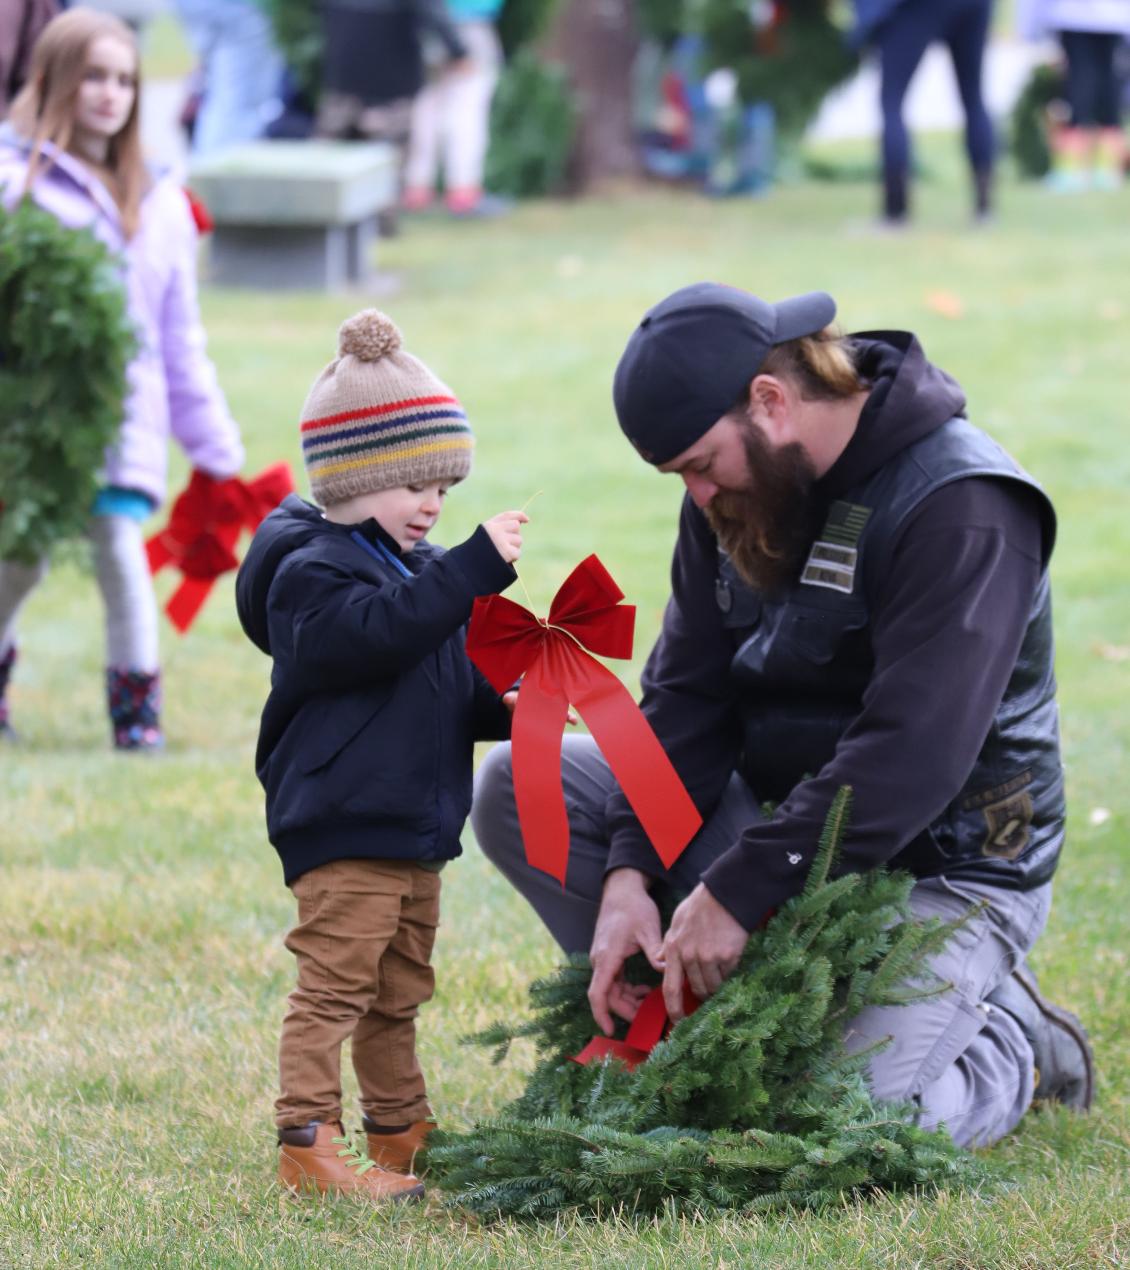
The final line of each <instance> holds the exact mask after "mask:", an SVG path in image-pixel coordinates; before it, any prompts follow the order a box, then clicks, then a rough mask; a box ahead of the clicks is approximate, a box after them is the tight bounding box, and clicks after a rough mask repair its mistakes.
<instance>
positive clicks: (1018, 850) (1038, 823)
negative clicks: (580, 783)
mask: <svg viewBox="0 0 1130 1270" xmlns="http://www.w3.org/2000/svg"><path fill="white" fill-rule="evenodd" d="M973 476H991V477H998V478H1001V479H1004V480H1010V481H1016V482H1019V483H1020V484H1023V485H1025V486H1027V487H1028V488H1030V489H1032V490H1034V491H1036V493H1037V494H1038V495H1039V498H1040V501H1041V504H1042V511H1043V518H1044V528H1045V533H1044V543H1045V560H1044V566H1045V567H1044V571H1043V574H1042V576H1041V580H1040V584H1039V586H1038V588H1037V590H1036V594H1035V596H1034V598H1033V601H1032V610H1031V614H1030V616H1029V619H1028V626H1027V629H1026V631H1025V634H1024V639H1023V642H1022V644H1021V647H1020V653H1019V655H1018V657H1017V660H1016V666H1015V669H1014V670H1013V672H1012V675H1011V677H1010V679H1009V681H1008V686H1007V688H1006V689H1005V693H1004V697H1003V699H1002V701H1001V703H1000V705H999V707H998V708H997V712H996V717H995V719H994V721H993V725H992V728H991V729H990V731H989V735H988V737H987V739H986V741H985V744H984V745H983V746H982V748H981V752H980V753H979V754H978V755H977V759H976V762H975V763H974V764H973V769H972V771H971V772H970V773H969V776H968V779H967V780H966V782H965V784H964V786H963V787H962V789H961V790H960V792H959V793H958V794H957V796H956V798H954V800H953V801H952V802H951V803H950V804H949V806H948V807H947V808H946V809H945V811H944V812H943V813H942V815H941V816H939V817H938V819H937V820H935V821H934V823H933V824H931V825H930V826H929V828H928V829H927V830H926V831H925V832H923V833H921V834H919V835H918V837H917V838H915V839H914V840H913V841H911V842H909V843H908V844H907V845H906V846H905V847H904V848H903V849H902V850H901V851H900V852H899V853H898V855H896V856H895V857H894V859H893V860H892V861H891V865H892V867H896V868H905V869H908V870H909V871H910V872H912V873H914V874H916V875H917V876H919V877H927V876H930V875H932V874H937V873H943V872H944V873H946V874H948V875H951V876H961V877H976V878H979V879H981V880H984V881H988V882H992V883H995V884H996V885H999V886H1007V887H1013V888H1018V889H1022V890H1026V889H1028V888H1030V887H1034V886H1038V885H1040V884H1041V883H1043V882H1046V881H1047V880H1048V879H1049V878H1050V877H1051V876H1052V874H1053V872H1054V871H1055V866H1056V861H1057V859H1058V857H1059V852H1060V848H1061V847H1062V845H1063V833H1064V814H1065V808H1064V792H1063V769H1062V766H1061V764H1060V757H1059V727H1058V715H1057V711H1056V703H1055V678H1054V674H1053V669H1052V660H1053V646H1052V625H1051V599H1050V591H1049V587H1048V576H1047V555H1048V554H1050V551H1051V544H1052V542H1053V540H1054V536H1055V514H1054V512H1053V510H1052V506H1051V503H1050V502H1049V501H1048V499H1047V497H1046V495H1044V493H1043V491H1042V490H1040V489H1039V487H1038V486H1037V485H1036V483H1035V482H1034V481H1033V480H1032V478H1031V477H1030V476H1028V475H1027V473H1025V472H1023V471H1022V470H1021V469H1020V468H1018V467H1017V465H1016V464H1015V463H1014V462H1013V461H1012V459H1010V458H1009V456H1008V455H1007V454H1005V452H1004V451H1003V450H1002V449H1001V448H1000V447H999V446H998V445H997V444H996V443H995V442H994V441H992V440H991V439H990V438H989V437H988V436H986V435H985V433H983V432H981V431H980V430H979V429H978V428H975V427H974V426H973V425H972V424H970V423H969V422H968V421H967V420H965V419H962V418H954V419H951V420H950V421H949V422H948V423H946V424H944V425H943V426H942V427H940V428H938V429H937V430H936V431H934V432H932V433H930V434H929V435H928V436H926V437H923V438H922V439H921V440H920V441H918V442H916V443H915V444H913V445H911V446H908V447H907V448H906V449H905V450H903V451H902V452H901V453H899V454H897V455H895V456H894V457H893V458H892V459H891V460H890V461H889V462H888V463H886V464H885V465H884V466H883V467H881V468H880V469H879V471H878V472H876V473H874V474H873V475H872V476H871V477H869V478H868V479H867V480H865V481H863V482H861V483H860V484H859V485H857V486H855V487H854V488H853V489H851V490H849V491H847V492H845V494H844V495H843V497H842V498H841V499H840V500H838V501H837V502H835V503H833V504H832V506H831V508H830V509H829V514H828V519H827V523H826V525H825V527H824V529H823V531H822V532H821V534H820V536H819V538H818V539H817V541H816V542H815V543H814V545H813V547H812V550H811V553H810V555H809V558H808V561H807V563H806V565H805V567H804V569H803V570H802V572H801V575H800V579H799V580H798V581H797V582H796V583H795V584H794V585H793V587H792V588H791V590H790V591H788V592H787V593H786V594H784V595H783V596H781V597H779V598H775V599H773V600H770V599H768V598H766V597H765V596H763V595H761V594H759V593H758V592H755V591H753V590H751V589H750V588H749V587H748V586H746V585H745V584H744V583H743V582H742V581H741V580H740V579H739V578H738V576H737V573H736V571H735V569H734V567H733V564H732V563H731V562H730V560H729V558H728V557H727V556H726V555H725V553H724V552H721V551H720V552H719V571H718V579H717V586H716V595H717V601H718V606H719V609H720V610H721V613H722V620H723V622H724V624H725V625H726V626H727V627H728V628H729V629H730V630H731V631H732V632H733V636H734V643H735V650H736V651H735V654H734V659H733V662H732V664H731V668H730V669H731V677H732V680H733V683H734V686H735V689H736V691H737V693H738V698H739V703H740V709H741V713H742V719H743V724H744V747H743V753H742V758H741V763H740V770H741V773H742V775H743V776H744V777H745V779H746V781H747V782H748V783H749V785H750V786H751V788H753V789H754V790H755V791H756V793H757V794H758V796H759V797H762V798H767V799H772V800H775V801H779V800H782V799H784V798H785V797H786V796H787V795H788V793H789V791H790V790H791V789H792V788H793V786H794V785H796V784H797V783H798V782H799V781H801V780H803V779H804V778H805V777H806V776H810V775H814V774H815V773H817V772H818V771H820V769H821V768H822V767H823V766H824V765H825V764H826V763H827V762H828V761H829V760H830V759H831V758H832V755H833V753H834V751H835V747H836V743H837V741H838V740H839V738H840V737H841V736H842V735H843V733H844V731H845V730H846V728H847V727H848V725H849V724H850V723H851V722H852V720H853V719H854V718H855V717H856V715H857V714H858V713H859V711H860V709H861V706H862V700H863V693H864V690H865V688H866V687H867V684H868V682H869V680H870V678H871V675H872V672H873V670H874V657H873V654H872V649H871V613H872V611H873V608H874V597H875V596H876V595H877V594H878V593H879V589H880V586H881V584H882V582H883V580H884V578H885V577H886V576H887V573H888V571H889V568H890V561H891V556H892V553H893V550H894V547H895V544H896V543H897V540H898V535H899V529H900V527H901V526H902V524H903V522H904V521H905V519H906V517H907V516H908V515H909V514H910V513H911V512H912V511H913V510H914V508H915V507H917V506H918V504H919V503H920V502H921V501H922V500H923V499H924V498H925V497H926V496H927V495H928V494H931V493H932V492H933V491H934V490H936V489H940V488H941V487H942V486H943V485H947V484H949V482H951V481H955V480H961V479H963V478H966V477H973ZM939 691H945V686H944V685H940V686H939Z"/></svg>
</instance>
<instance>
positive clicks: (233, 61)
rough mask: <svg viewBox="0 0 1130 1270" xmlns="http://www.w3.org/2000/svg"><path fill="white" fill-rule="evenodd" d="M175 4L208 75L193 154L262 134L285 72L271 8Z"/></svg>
mask: <svg viewBox="0 0 1130 1270" xmlns="http://www.w3.org/2000/svg"><path fill="white" fill-rule="evenodd" d="M175 5H176V11H177V15H178V16H179V18H180V20H181V21H182V22H183V23H184V27H185V30H186V31H187V33H188V38H189V40H190V41H191V42H192V45H193V48H194V49H195V50H196V54H197V56H198V57H199V59H200V63H201V67H202V69H203V73H204V98H203V101H202V102H201V105H200V111H199V113H198V114H197V116H196V126H195V129H194V131H193V137H192V149H193V153H194V154H197V155H205V154H214V153H215V152H216V151H218V150H222V149H224V148H225V147H227V146H232V145H238V144H239V143H240V142H244V141H253V140H254V139H255V138H256V137H260V136H262V135H263V131H264V129H265V128H266V126H267V124H268V123H269V122H270V120H271V118H272V115H273V113H274V110H273V108H274V107H276V106H277V102H278V95H279V86H280V83H281V80H282V73H283V59H282V57H281V55H280V54H279V51H278V48H277V47H276V45H275V38H274V32H273V30H272V28H271V22H270V19H269V18H268V17H267V14H266V12H265V10H264V9H262V8H260V6H259V5H258V4H255V3H254V2H253V0H175Z"/></svg>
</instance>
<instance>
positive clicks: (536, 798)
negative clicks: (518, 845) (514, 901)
mask: <svg viewBox="0 0 1130 1270" xmlns="http://www.w3.org/2000/svg"><path fill="white" fill-rule="evenodd" d="M568 714H569V702H568V700H567V699H566V698H565V696H564V695H563V694H562V693H561V692H560V691H558V690H554V688H553V687H551V686H550V685H549V684H547V683H545V681H544V680H543V678H542V676H541V675H540V674H539V673H538V666H537V663H535V664H534V666H533V667H532V668H531V670H530V672H529V673H528V674H527V675H526V677H525V679H523V681H522V690H521V692H519V693H518V704H517V706H515V708H514V719H513V722H512V724H511V729H510V735H511V740H512V742H513V744H512V745H511V747H510V753H511V756H512V762H513V764H514V798H515V801H516V802H517V804H518V823H519V824H520V826H521V829H522V841H523V843H525V847H526V859H527V860H528V861H529V863H530V864H531V865H532V866H533V867H534V868H535V869H541V870H542V872H543V873H548V874H549V875H550V876H551V877H555V878H556V879H557V880H558V882H560V883H561V885H562V886H564V885H565V870H566V866H567V864H568V861H569V817H568V814H567V813H566V810H565V794H564V791H563V790H562V788H561V734H562V732H563V731H564V730H565V722H566V719H567V718H568Z"/></svg>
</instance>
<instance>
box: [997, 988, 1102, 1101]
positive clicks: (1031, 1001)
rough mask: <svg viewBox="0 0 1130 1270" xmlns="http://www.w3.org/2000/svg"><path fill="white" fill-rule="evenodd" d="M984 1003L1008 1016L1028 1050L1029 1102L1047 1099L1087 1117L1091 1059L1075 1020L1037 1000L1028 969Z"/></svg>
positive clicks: (1092, 1068) (1084, 1034) (1067, 1012)
mask: <svg viewBox="0 0 1130 1270" xmlns="http://www.w3.org/2000/svg"><path fill="white" fill-rule="evenodd" d="M986 1003H987V1004H988V1005H991V1006H992V1007H993V1008H994V1009H998V1010H1003V1011H1004V1012H1005V1013H1006V1014H1009V1015H1011V1016H1012V1017H1013V1018H1014V1019H1015V1020H1016V1022H1017V1023H1018V1024H1019V1025H1020V1030H1021V1031H1022V1032H1023V1033H1024V1036H1025V1039H1026V1040H1027V1041H1028V1044H1029V1045H1031V1047H1032V1053H1033V1055H1034V1056H1035V1059H1036V1091H1035V1093H1034V1094H1033V1099H1034V1100H1035V1099H1050V1100H1051V1101H1053V1102H1061V1103H1063V1105H1064V1106H1065V1107H1071V1108H1072V1109H1073V1110H1075V1111H1086V1110H1087V1108H1088V1107H1090V1105H1091V1099H1092V1097H1093V1096H1094V1087H1095V1059H1094V1055H1093V1054H1092V1052H1091V1045H1090V1042H1089V1041H1088V1040H1087V1032H1086V1030H1085V1029H1084V1027H1083V1024H1082V1023H1080V1022H1079V1020H1078V1019H1077V1018H1076V1017H1075V1015H1074V1014H1072V1013H1071V1011H1070V1010H1064V1009H1063V1008H1062V1007H1061V1006H1057V1005H1052V1003H1051V1002H1050V1001H1046V1000H1045V999H1044V998H1043V997H1042V996H1041V995H1040V989H1039V985H1038V984H1037V983H1036V976H1035V975H1034V974H1033V973H1032V972H1031V970H1029V969H1028V967H1027V966H1026V965H1021V966H1020V967H1018V968H1017V969H1016V970H1014V971H1013V972H1012V974H1011V975H1009V977H1008V978H1007V979H1006V980H1005V981H1004V983H1002V984H1001V985H1000V986H999V987H998V988H994V989H993V991H992V992H991V993H989V996H988V998H987V999H986Z"/></svg>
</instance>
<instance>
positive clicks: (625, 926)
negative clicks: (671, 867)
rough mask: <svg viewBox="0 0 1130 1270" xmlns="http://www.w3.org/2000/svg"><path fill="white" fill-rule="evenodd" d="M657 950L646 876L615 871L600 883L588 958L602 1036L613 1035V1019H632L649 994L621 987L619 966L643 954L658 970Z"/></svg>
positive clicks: (656, 929)
mask: <svg viewBox="0 0 1130 1270" xmlns="http://www.w3.org/2000/svg"><path fill="white" fill-rule="evenodd" d="M660 944H661V937H660V931H659V909H658V908H656V906H655V901H654V900H653V899H652V898H651V896H650V895H648V893H647V875H646V874H644V873H640V872H638V871H637V870H636V869H616V870H614V871H613V872H612V873H610V874H609V875H608V877H607V878H606V879H605V882H604V895H603V896H602V898H601V901H600V912H599V913H598V914H597V918H596V930H595V931H594V932H593V937H592V949H591V950H590V952H589V958H590V960H591V961H592V979H591V981H590V982H589V1005H590V1006H591V1007H592V1017H593V1018H594V1019H595V1020H596V1022H597V1026H598V1027H599V1028H600V1030H601V1031H602V1032H603V1033H604V1034H605V1036H611V1035H612V1031H613V1023H612V1015H613V1014H617V1015H619V1017H620V1018H622V1019H628V1020H631V1019H633V1018H635V1014H636V1010H637V1009H639V1004H640V1002H641V1001H642V1000H643V998H644V997H645V996H647V993H648V989H647V987H646V986H645V985H643V984H630V983H626V982H625V981H624V976H623V970H624V962H625V961H627V959H628V958H629V957H630V956H632V954H633V953H637V952H642V953H643V954H644V956H645V957H646V958H647V959H648V961H650V962H651V964H652V965H653V966H654V967H655V969H656V970H662V969H663V963H662V961H660V959H659V948H660Z"/></svg>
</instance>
